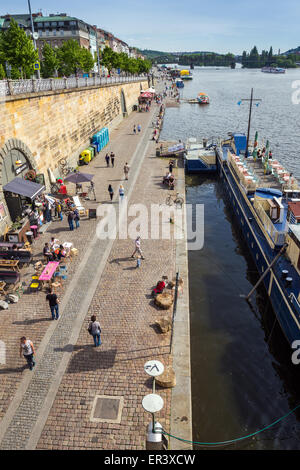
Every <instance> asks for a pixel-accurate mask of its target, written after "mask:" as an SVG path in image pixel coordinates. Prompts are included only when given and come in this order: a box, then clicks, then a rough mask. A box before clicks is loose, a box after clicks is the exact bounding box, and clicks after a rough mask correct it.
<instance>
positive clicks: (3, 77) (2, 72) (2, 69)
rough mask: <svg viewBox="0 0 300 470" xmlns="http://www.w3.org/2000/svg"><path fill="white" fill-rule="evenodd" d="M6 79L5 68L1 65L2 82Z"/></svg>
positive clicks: (0, 78)
mask: <svg viewBox="0 0 300 470" xmlns="http://www.w3.org/2000/svg"><path fill="white" fill-rule="evenodd" d="M5 78H6V76H5V71H4V67H3V65H2V64H0V80H4V79H5Z"/></svg>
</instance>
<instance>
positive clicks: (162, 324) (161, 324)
mask: <svg viewBox="0 0 300 470" xmlns="http://www.w3.org/2000/svg"><path fill="white" fill-rule="evenodd" d="M155 324H156V325H157V326H158V328H159V329H160V332H161V333H167V332H168V331H170V329H171V327H172V322H171V320H169V319H168V318H164V317H160V318H159V319H158V320H156V322H155Z"/></svg>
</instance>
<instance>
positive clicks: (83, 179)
mask: <svg viewBox="0 0 300 470" xmlns="http://www.w3.org/2000/svg"><path fill="white" fill-rule="evenodd" d="M93 178H94V175H90V174H89V173H79V172H78V173H70V174H69V175H68V176H66V177H65V181H69V182H70V183H87V182H89V181H92V179H93Z"/></svg>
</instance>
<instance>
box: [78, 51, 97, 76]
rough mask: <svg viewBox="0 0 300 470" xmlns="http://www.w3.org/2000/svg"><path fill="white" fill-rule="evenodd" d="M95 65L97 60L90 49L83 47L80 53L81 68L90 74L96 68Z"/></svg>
mask: <svg viewBox="0 0 300 470" xmlns="http://www.w3.org/2000/svg"><path fill="white" fill-rule="evenodd" d="M94 65H95V60H94V59H93V55H92V54H91V53H90V51H89V50H88V49H85V47H82V48H81V51H80V67H81V68H82V70H83V71H84V72H87V73H88V72H90V70H91V69H92V68H93V67H94Z"/></svg>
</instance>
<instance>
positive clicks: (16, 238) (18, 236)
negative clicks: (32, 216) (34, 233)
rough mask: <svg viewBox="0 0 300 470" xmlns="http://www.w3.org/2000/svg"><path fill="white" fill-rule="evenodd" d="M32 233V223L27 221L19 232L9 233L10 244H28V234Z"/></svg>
mask: <svg viewBox="0 0 300 470" xmlns="http://www.w3.org/2000/svg"><path fill="white" fill-rule="evenodd" d="M29 231H30V222H29V220H25V221H24V222H23V225H22V227H21V228H20V229H19V230H14V231H11V232H8V233H7V235H6V237H7V240H8V241H9V242H10V243H18V242H24V243H25V242H27V241H28V240H27V237H26V232H29Z"/></svg>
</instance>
